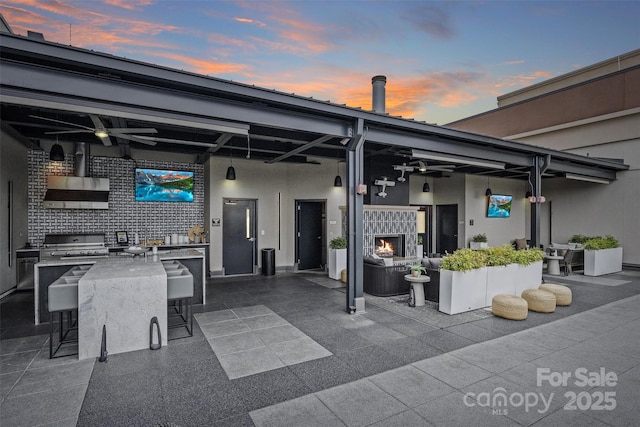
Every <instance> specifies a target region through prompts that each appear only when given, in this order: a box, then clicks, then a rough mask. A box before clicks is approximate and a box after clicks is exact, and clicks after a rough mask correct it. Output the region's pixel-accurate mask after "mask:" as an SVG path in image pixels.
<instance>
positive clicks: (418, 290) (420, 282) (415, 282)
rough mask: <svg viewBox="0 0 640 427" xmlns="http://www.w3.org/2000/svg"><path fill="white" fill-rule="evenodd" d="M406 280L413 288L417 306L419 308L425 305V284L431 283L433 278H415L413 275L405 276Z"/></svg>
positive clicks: (422, 276)
mask: <svg viewBox="0 0 640 427" xmlns="http://www.w3.org/2000/svg"><path fill="white" fill-rule="evenodd" d="M404 280H406V281H407V282H409V284H410V286H411V288H413V299H414V301H415V306H416V307H419V306H421V305H424V284H425V283H429V282H430V281H431V278H430V277H429V276H424V275H421V276H413V275H411V274H405V276H404Z"/></svg>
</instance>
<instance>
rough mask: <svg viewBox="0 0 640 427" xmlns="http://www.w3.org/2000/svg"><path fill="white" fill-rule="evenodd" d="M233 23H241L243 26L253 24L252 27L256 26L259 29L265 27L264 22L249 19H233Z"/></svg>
mask: <svg viewBox="0 0 640 427" xmlns="http://www.w3.org/2000/svg"><path fill="white" fill-rule="evenodd" d="M234 21H237V22H241V23H243V24H254V25H257V26H259V27H266V26H267V24H265V23H264V22H260V21H256V20H254V19H249V18H234Z"/></svg>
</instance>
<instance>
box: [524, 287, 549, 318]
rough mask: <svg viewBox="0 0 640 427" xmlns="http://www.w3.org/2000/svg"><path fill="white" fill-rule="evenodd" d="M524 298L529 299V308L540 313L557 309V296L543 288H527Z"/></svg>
mask: <svg viewBox="0 0 640 427" xmlns="http://www.w3.org/2000/svg"><path fill="white" fill-rule="evenodd" d="M521 296H522V298H524V299H525V300H526V301H527V304H528V305H529V310H531V311H537V312H539V313H553V312H554V311H556V296H555V295H554V294H552V293H551V292H548V291H543V290H541V289H525V290H524V291H522V295H521Z"/></svg>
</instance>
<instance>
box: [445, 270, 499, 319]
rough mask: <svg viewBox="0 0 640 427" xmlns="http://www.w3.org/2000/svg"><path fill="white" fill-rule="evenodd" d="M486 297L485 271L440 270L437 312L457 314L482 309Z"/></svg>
mask: <svg viewBox="0 0 640 427" xmlns="http://www.w3.org/2000/svg"><path fill="white" fill-rule="evenodd" d="M486 295H487V269H486V267H485V268H478V269H476V270H471V271H465V272H462V271H450V270H440V303H439V305H438V310H440V311H441V312H443V313H446V314H457V313H463V312H465V311H470V310H475V309H477V308H482V307H484V306H485V305H484V304H485V300H486Z"/></svg>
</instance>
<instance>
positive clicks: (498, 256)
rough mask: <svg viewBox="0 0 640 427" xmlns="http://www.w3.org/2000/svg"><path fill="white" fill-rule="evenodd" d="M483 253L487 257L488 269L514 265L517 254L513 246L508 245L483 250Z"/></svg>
mask: <svg viewBox="0 0 640 427" xmlns="http://www.w3.org/2000/svg"><path fill="white" fill-rule="evenodd" d="M482 251H483V252H484V253H485V254H486V255H487V259H486V265H487V266H488V267H495V266H499V265H509V264H512V263H513V262H514V261H513V257H514V254H515V252H516V250H515V249H513V246H511V245H510V244H508V243H507V244H505V245H502V246H494V247H491V248H487V249H483V250H482Z"/></svg>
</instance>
